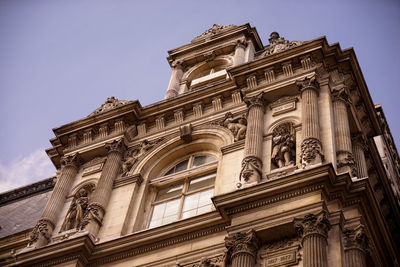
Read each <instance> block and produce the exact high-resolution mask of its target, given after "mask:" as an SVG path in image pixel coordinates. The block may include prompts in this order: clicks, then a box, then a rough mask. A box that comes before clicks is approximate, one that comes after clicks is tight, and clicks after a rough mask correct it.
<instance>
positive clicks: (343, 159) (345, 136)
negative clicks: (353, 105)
mask: <svg viewBox="0 0 400 267" xmlns="http://www.w3.org/2000/svg"><path fill="white" fill-rule="evenodd" d="M332 96H333V117H334V122H335V144H336V157H337V168H338V172H339V173H342V172H350V173H351V174H352V176H354V175H355V174H356V170H355V166H354V156H353V150H352V145H351V135H350V125H349V119H348V117H347V104H348V103H347V102H348V97H347V94H346V91H345V90H344V89H341V90H336V91H334V92H333V94H332Z"/></svg>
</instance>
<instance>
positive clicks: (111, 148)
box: [105, 138, 125, 154]
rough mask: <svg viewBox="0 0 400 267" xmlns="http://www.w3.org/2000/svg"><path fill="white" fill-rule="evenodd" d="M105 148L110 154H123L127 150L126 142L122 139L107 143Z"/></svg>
mask: <svg viewBox="0 0 400 267" xmlns="http://www.w3.org/2000/svg"><path fill="white" fill-rule="evenodd" d="M105 147H106V149H107V150H108V153H111V152H117V153H121V154H122V153H123V152H124V150H125V144H124V140H123V139H122V138H121V139H119V140H114V141H112V142H109V143H106V144H105Z"/></svg>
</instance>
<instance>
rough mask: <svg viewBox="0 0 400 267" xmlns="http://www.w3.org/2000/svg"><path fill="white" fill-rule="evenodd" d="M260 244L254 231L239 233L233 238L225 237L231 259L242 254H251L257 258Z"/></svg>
mask: <svg viewBox="0 0 400 267" xmlns="http://www.w3.org/2000/svg"><path fill="white" fill-rule="evenodd" d="M259 244H260V242H259V240H258V238H257V236H256V232H255V231H254V230H249V231H247V232H239V233H236V234H234V235H233V236H228V237H225V246H226V248H227V249H228V256H230V258H231V259H232V258H234V257H235V256H236V255H238V254H240V253H246V254H250V255H252V256H253V257H254V258H255V256H256V255H257V250H258V248H259Z"/></svg>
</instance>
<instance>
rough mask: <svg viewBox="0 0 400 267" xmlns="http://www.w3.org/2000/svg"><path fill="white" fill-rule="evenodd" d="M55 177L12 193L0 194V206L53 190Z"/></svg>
mask: <svg viewBox="0 0 400 267" xmlns="http://www.w3.org/2000/svg"><path fill="white" fill-rule="evenodd" d="M55 179H56V176H53V177H50V178H47V179H45V180H42V181H39V182H36V183H33V184H30V185H27V186H24V187H21V188H17V189H14V190H12V191H8V192H4V193H2V194H0V206H1V205H3V204H7V203H9V202H11V201H14V200H18V199H21V198H25V197H28V196H32V195H35V194H39V193H45V192H48V191H50V190H52V189H53V188H54V182H53V181H54V180H55Z"/></svg>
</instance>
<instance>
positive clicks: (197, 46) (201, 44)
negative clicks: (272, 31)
mask: <svg viewBox="0 0 400 267" xmlns="http://www.w3.org/2000/svg"><path fill="white" fill-rule="evenodd" d="M239 34H244V35H245V36H246V37H248V38H250V39H251V40H252V42H253V44H254V46H255V48H256V51H258V50H261V49H263V48H264V46H263V44H262V42H261V39H260V37H259V35H258V33H257V31H256V29H255V28H254V27H253V28H252V27H250V24H249V23H246V24H244V25H241V26H236V27H232V28H230V29H227V30H224V31H222V32H221V33H217V34H215V35H213V36H212V38H210V39H207V38H205V39H199V40H198V41H194V42H192V43H189V44H186V45H183V46H180V47H178V48H175V49H172V50H169V51H168V54H169V57H168V60H169V62H170V63H172V61H173V59H174V58H177V57H179V56H180V55H182V54H185V53H190V52H192V51H195V50H202V49H204V48H205V47H207V46H211V45H214V44H215V43H220V42H222V41H223V40H224V39H228V38H231V37H232V36H234V35H239Z"/></svg>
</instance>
